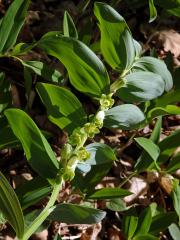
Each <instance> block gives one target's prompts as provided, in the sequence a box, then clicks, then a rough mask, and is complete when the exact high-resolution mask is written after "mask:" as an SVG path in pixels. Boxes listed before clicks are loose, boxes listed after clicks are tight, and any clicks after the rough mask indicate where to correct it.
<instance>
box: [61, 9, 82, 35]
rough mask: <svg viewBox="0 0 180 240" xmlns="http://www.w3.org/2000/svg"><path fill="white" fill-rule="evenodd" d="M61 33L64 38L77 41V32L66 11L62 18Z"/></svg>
mask: <svg viewBox="0 0 180 240" xmlns="http://www.w3.org/2000/svg"><path fill="white" fill-rule="evenodd" d="M63 33H64V36H66V37H73V38H76V39H78V32H77V30H76V26H75V24H74V22H73V19H72V17H71V16H70V15H69V13H68V12H67V11H65V13H64V18H63Z"/></svg>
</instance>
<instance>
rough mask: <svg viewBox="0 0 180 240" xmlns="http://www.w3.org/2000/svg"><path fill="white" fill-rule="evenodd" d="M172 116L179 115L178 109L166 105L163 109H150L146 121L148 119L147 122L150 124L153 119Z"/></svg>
mask: <svg viewBox="0 0 180 240" xmlns="http://www.w3.org/2000/svg"><path fill="white" fill-rule="evenodd" d="M172 114H175V115H178V114H180V107H177V106H175V105H167V106H165V107H155V108H152V109H151V110H150V111H149V112H148V114H147V119H148V122H150V121H151V120H152V119H153V118H155V117H158V116H164V115H172Z"/></svg>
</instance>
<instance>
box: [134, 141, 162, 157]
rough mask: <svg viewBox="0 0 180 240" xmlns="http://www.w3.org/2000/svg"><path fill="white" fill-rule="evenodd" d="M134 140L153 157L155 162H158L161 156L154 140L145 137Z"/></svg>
mask: <svg viewBox="0 0 180 240" xmlns="http://www.w3.org/2000/svg"><path fill="white" fill-rule="evenodd" d="M134 140H135V141H136V142H137V143H138V144H139V145H140V146H141V147H142V148H143V149H144V150H145V151H146V152H147V153H148V154H149V155H150V156H151V158H152V159H153V161H154V162H156V160H157V158H158V156H159V154H160V149H159V147H158V146H157V145H156V144H154V143H153V141H152V140H150V139H147V138H144V137H139V138H134Z"/></svg>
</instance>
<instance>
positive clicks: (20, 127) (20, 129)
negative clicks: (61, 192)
mask: <svg viewBox="0 0 180 240" xmlns="http://www.w3.org/2000/svg"><path fill="white" fill-rule="evenodd" d="M4 114H5V116H6V117H7V119H8V122H9V124H10V126H11V128H12V130H13V132H14V134H15V136H16V137H17V138H18V139H19V141H20V142H21V144H22V147H23V149H24V152H25V154H26V158H27V160H28V162H29V164H30V165H31V167H32V168H33V169H34V170H35V171H36V172H37V173H38V174H39V175H40V176H42V177H44V178H55V177H56V174H57V172H58V168H59V166H58V161H57V159H56V157H55V154H54V153H53V151H52V149H51V147H50V145H49V143H48V142H47V140H46V138H45V137H44V135H43V134H42V133H41V132H40V130H39V129H38V127H37V126H36V124H35V123H34V121H33V120H32V119H31V118H30V117H29V116H28V115H27V114H26V113H25V112H23V111H22V110H20V109H7V110H6V111H5V113H4Z"/></svg>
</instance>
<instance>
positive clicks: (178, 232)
mask: <svg viewBox="0 0 180 240" xmlns="http://www.w3.org/2000/svg"><path fill="white" fill-rule="evenodd" d="M168 229H169V233H170V235H171V237H172V238H173V240H179V236H180V228H179V227H178V226H177V225H176V224H175V223H172V224H171V225H170V226H169V227H168Z"/></svg>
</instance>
